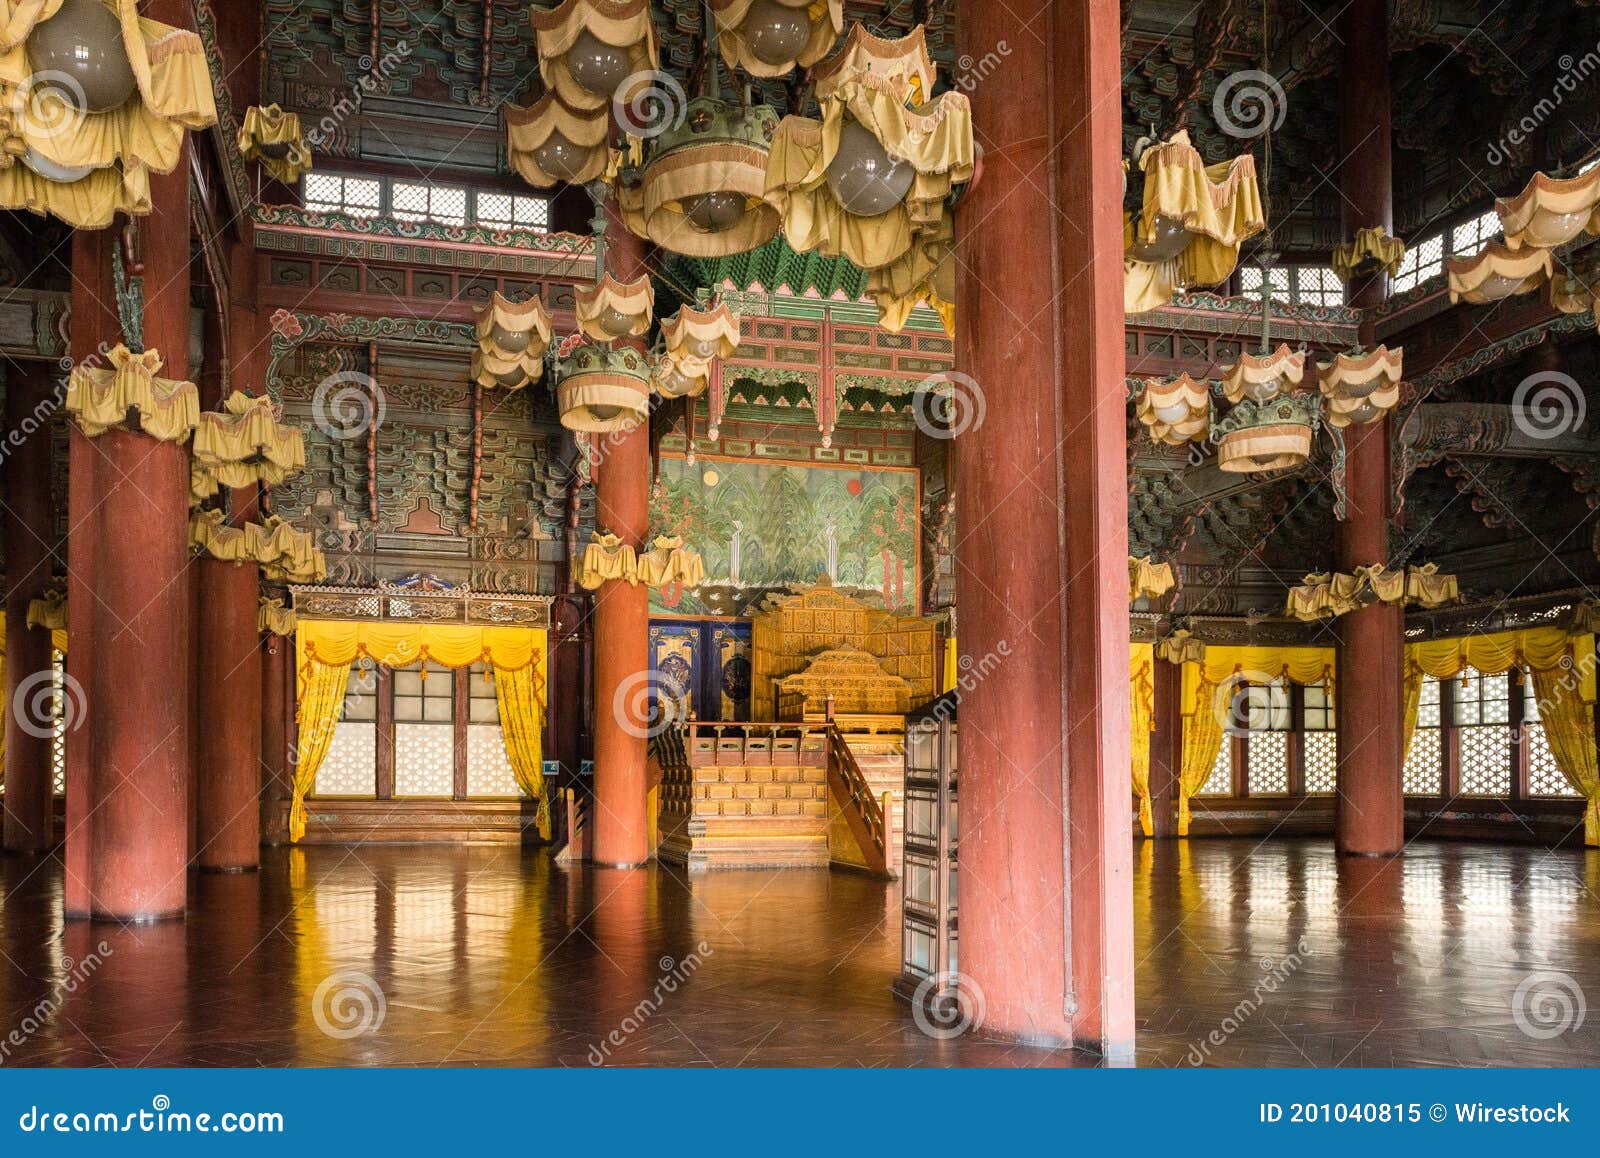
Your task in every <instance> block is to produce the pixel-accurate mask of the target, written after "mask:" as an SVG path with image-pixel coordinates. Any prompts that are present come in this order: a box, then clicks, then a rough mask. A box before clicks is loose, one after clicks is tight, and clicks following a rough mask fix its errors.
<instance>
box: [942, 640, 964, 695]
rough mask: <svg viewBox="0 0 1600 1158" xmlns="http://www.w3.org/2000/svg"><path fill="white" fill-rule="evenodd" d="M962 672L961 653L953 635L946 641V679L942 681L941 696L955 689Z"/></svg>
mask: <svg viewBox="0 0 1600 1158" xmlns="http://www.w3.org/2000/svg"><path fill="white" fill-rule="evenodd" d="M960 671H961V665H960V652H959V651H958V650H957V649H956V637H955V636H953V635H952V636H950V637H948V638H947V639H946V640H945V641H944V678H943V679H942V680H941V681H940V686H939V694H940V695H943V694H944V693H945V692H948V691H953V690H954V689H955V686H956V677H957V676H958V674H959V673H960Z"/></svg>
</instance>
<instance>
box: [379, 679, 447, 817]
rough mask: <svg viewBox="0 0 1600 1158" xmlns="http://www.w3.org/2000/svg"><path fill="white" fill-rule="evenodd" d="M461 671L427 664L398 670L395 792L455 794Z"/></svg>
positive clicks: (395, 693)
mask: <svg viewBox="0 0 1600 1158" xmlns="http://www.w3.org/2000/svg"><path fill="white" fill-rule="evenodd" d="M455 701H456V689H455V673H454V672H452V671H450V670H449V669H448V668H443V669H441V668H438V667H435V668H433V669H432V670H431V671H430V670H428V669H427V668H426V667H425V666H424V665H422V664H413V665H412V666H410V667H404V668H399V669H397V670H396V671H395V673H394V721H395V723H394V794H395V795H396V796H436V797H437V796H443V797H453V796H454V795H455V784H456V759H455V740H456V730H455Z"/></svg>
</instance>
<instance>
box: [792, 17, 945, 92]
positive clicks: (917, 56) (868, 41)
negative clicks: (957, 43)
mask: <svg viewBox="0 0 1600 1158" xmlns="http://www.w3.org/2000/svg"><path fill="white" fill-rule="evenodd" d="M862 76H871V77H872V78H873V80H874V81H875V82H876V83H877V84H879V85H880V86H882V87H883V89H884V90H885V91H886V92H889V93H891V94H892V95H893V96H894V98H895V99H896V100H898V101H899V102H900V103H902V104H913V105H916V104H922V103H923V102H924V101H926V100H927V99H928V94H929V93H931V92H932V91H933V85H934V80H935V78H936V76H937V73H936V70H935V68H934V64H933V57H932V56H931V55H929V53H928V34H927V30H926V29H925V28H924V27H923V26H922V25H920V24H918V25H916V26H915V27H914V28H912V29H911V31H910V32H907V33H906V34H905V35H904V36H901V37H897V38H895V39H892V40H891V39H889V38H887V37H883V36H878V35H876V34H875V33H874V32H873V31H872V30H871V29H869V28H868V27H867V26H866V24H864V23H862V22H861V21H857V22H856V23H854V24H852V25H851V26H850V31H849V34H848V35H847V36H846V37H845V41H844V44H843V45H841V46H840V48H839V51H838V52H836V53H834V54H833V56H832V57H830V58H829V59H828V60H826V61H824V62H823V63H822V64H820V65H818V66H817V67H816V68H814V69H812V70H811V83H812V84H813V85H814V86H815V88H816V94H817V100H819V101H825V100H827V99H829V98H830V97H832V96H834V95H835V94H837V93H838V92H839V90H840V89H841V88H844V87H845V86H847V85H849V84H851V83H852V82H854V81H856V80H858V79H859V78H860V77H862Z"/></svg>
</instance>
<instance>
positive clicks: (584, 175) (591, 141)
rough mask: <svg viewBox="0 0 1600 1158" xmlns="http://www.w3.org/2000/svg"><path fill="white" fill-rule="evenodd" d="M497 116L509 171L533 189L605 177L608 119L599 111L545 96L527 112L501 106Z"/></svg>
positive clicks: (554, 96) (608, 131)
mask: <svg viewBox="0 0 1600 1158" xmlns="http://www.w3.org/2000/svg"><path fill="white" fill-rule="evenodd" d="M503 116H504V119H505V126H506V156H507V158H508V159H509V161H510V164H511V168H512V169H513V170H515V171H516V172H517V174H518V175H519V176H521V178H522V179H523V180H524V181H526V182H527V183H528V184H530V185H532V186H533V187H534V188H535V189H548V188H550V187H551V186H552V185H557V184H560V183H561V182H563V181H566V182H569V183H571V184H575V185H582V184H586V183H587V182H590V181H597V180H599V179H600V178H601V177H604V176H605V174H606V169H607V167H608V166H609V164H610V160H611V151H610V149H609V148H608V147H607V145H606V139H607V136H608V134H609V133H610V132H611V121H610V120H609V118H607V116H606V114H605V112H604V110H603V109H596V110H592V111H581V110H578V109H574V108H571V107H570V106H568V105H566V104H564V103H562V101H561V98H560V97H559V96H557V95H556V94H554V93H551V94H550V95H548V96H546V97H544V98H543V99H542V100H539V101H536V102H534V103H533V104H531V105H529V106H528V107H527V108H519V107H518V106H516V105H507V106H506V107H505V111H504V113H503Z"/></svg>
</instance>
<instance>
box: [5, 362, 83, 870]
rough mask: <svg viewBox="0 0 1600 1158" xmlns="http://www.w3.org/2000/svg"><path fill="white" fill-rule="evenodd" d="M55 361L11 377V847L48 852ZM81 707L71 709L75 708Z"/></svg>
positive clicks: (20, 368)
mask: <svg viewBox="0 0 1600 1158" xmlns="http://www.w3.org/2000/svg"><path fill="white" fill-rule="evenodd" d="M64 378H65V375H64V374H62V373H61V372H60V369H59V368H58V367H57V366H56V364H55V363H54V362H21V363H14V364H13V365H12V367H11V369H10V373H9V374H8V375H7V379H6V403H5V416H6V431H7V440H6V443H5V445H4V446H3V447H0V453H3V454H4V455H5V461H4V471H5V516H4V525H5V547H6V604H5V616H6V655H5V668H6V676H5V679H6V689H5V690H6V706H7V707H8V708H9V709H10V710H9V711H7V712H6V716H5V739H6V750H5V761H6V791H5V796H4V800H5V823H4V829H5V836H4V840H5V849H6V851H7V852H25V853H33V852H43V851H45V850H46V849H48V848H49V847H50V846H51V844H52V843H53V841H54V838H55V808H54V803H53V800H52V793H51V786H50V729H51V719H50V715H49V712H48V711H47V710H45V709H46V708H47V707H48V705H49V702H50V682H51V678H52V677H51V666H52V664H51V657H52V648H51V646H50V632H48V631H45V630H40V629H34V630H30V629H29V628H28V604H29V603H31V602H32V601H33V600H35V599H37V598H38V597H39V596H41V595H43V594H44V591H45V588H46V587H48V586H49V583H50V572H51V565H52V563H53V561H54V555H55V548H56V544H55V541H54V540H55V525H54V520H53V518H52V517H51V509H50V427H49V419H50V415H51V413H52V412H53V411H54V410H55V408H56V402H55V401H54V399H53V398H52V395H53V394H54V391H55V386H56V381H57V380H64ZM75 708H76V705H72V706H69V707H67V708H66V709H65V710H67V711H69V712H71V711H75Z"/></svg>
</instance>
